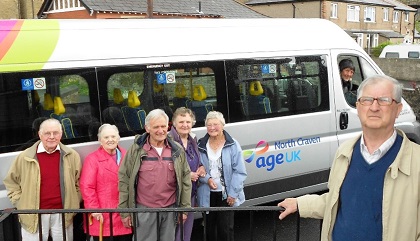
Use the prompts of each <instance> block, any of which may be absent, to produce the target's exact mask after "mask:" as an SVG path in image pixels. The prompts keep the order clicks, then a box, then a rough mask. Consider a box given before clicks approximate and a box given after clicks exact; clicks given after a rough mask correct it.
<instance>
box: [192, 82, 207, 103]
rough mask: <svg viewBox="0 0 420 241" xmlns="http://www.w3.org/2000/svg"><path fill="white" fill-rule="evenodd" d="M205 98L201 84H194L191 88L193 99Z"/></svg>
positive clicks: (200, 99) (205, 94)
mask: <svg viewBox="0 0 420 241" xmlns="http://www.w3.org/2000/svg"><path fill="white" fill-rule="evenodd" d="M205 99H207V93H206V91H205V90H204V87H203V86H202V85H196V86H194V89H193V100H195V101H202V100H205Z"/></svg>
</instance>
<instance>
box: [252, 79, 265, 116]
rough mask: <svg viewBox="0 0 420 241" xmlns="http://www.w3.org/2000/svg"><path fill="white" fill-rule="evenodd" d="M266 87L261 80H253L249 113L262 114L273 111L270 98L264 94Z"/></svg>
mask: <svg viewBox="0 0 420 241" xmlns="http://www.w3.org/2000/svg"><path fill="white" fill-rule="evenodd" d="M263 94H264V89H263V88H262V85H261V82H260V81H258V80H256V81H252V82H251V83H250V85H249V97H248V100H247V102H248V113H249V115H261V114H268V113H271V105H270V100H269V99H268V98H267V97H266V96H265V95H263Z"/></svg>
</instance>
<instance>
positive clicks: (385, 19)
mask: <svg viewBox="0 0 420 241" xmlns="http://www.w3.org/2000/svg"><path fill="white" fill-rule="evenodd" d="M388 20H389V8H384V21H385V22H388Z"/></svg>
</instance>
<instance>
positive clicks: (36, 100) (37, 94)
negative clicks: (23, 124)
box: [34, 90, 41, 105]
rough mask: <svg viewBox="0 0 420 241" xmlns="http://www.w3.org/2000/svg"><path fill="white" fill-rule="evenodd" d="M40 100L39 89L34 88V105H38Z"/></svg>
mask: <svg viewBox="0 0 420 241" xmlns="http://www.w3.org/2000/svg"><path fill="white" fill-rule="evenodd" d="M40 100H41V99H40V98H39V93H38V91H36V90H34V105H38V104H39V101H40Z"/></svg>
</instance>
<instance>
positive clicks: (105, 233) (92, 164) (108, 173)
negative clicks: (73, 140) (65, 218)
mask: <svg viewBox="0 0 420 241" xmlns="http://www.w3.org/2000/svg"><path fill="white" fill-rule="evenodd" d="M98 140H99V142H100V144H101V146H100V147H99V149H98V150H96V151H94V152H93V153H91V154H89V155H88V156H87V157H86V158H85V161H84V164H83V168H82V174H81V177H80V190H81V192H82V197H83V200H84V206H85V208H86V209H96V208H97V209H114V208H117V206H118V196H119V193H118V168H119V166H120V164H121V162H122V161H123V157H124V155H125V152H126V151H125V150H124V149H123V148H121V147H119V146H118V141H119V140H120V135H119V132H118V128H117V127H116V126H115V125H110V124H103V125H102V126H100V127H99V130H98ZM89 220H90V221H89V226H88V227H89V234H90V235H92V236H93V239H94V240H95V241H96V240H99V238H100V236H102V237H103V240H104V241H105V240H109V239H110V236H111V230H110V214H109V213H91V214H90V217H89ZM100 222H103V228H102V233H101V232H100V231H101V230H100V225H101V224H100ZM86 226H87V225H85V227H86ZM131 233H132V231H131V228H126V227H124V225H123V223H122V221H121V217H120V215H119V213H112V235H113V240H114V241H131V240H132V235H131Z"/></svg>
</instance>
